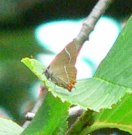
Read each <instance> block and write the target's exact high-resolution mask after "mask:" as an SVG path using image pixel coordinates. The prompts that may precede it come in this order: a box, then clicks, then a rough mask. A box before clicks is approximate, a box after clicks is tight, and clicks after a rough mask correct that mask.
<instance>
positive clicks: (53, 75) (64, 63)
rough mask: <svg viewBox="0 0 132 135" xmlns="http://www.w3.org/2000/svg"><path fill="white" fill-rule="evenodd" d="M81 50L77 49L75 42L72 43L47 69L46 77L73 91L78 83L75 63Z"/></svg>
mask: <svg viewBox="0 0 132 135" xmlns="http://www.w3.org/2000/svg"><path fill="white" fill-rule="evenodd" d="M79 50H80V49H77V47H76V41H75V40H73V41H72V42H70V43H69V44H68V45H67V46H66V47H65V48H64V49H63V50H62V51H61V52H60V53H59V54H58V55H57V56H56V57H55V59H54V60H53V61H52V62H51V64H50V65H49V66H48V67H47V69H46V71H45V75H46V77H47V78H48V79H50V80H51V81H53V82H54V83H55V84H57V85H59V86H61V87H64V88H66V89H67V90H68V91H71V89H72V88H73V86H74V85H75V83H76V74H77V70H76V67H75V63H76V58H77V56H78V52H79Z"/></svg>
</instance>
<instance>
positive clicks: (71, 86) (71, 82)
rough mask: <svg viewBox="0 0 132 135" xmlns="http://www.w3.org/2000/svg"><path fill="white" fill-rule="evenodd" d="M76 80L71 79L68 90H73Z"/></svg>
mask: <svg viewBox="0 0 132 135" xmlns="http://www.w3.org/2000/svg"><path fill="white" fill-rule="evenodd" d="M75 83H76V81H75V80H71V81H70V83H69V84H68V85H67V89H68V91H71V89H72V88H73V86H74V85H75Z"/></svg>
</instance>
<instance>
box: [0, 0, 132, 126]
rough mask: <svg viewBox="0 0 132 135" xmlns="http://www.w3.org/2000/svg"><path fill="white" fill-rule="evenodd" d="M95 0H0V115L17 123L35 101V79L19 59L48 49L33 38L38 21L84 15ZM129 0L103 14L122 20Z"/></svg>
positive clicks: (117, 4) (120, 2) (130, 11)
mask: <svg viewBox="0 0 132 135" xmlns="http://www.w3.org/2000/svg"><path fill="white" fill-rule="evenodd" d="M96 2H97V0H70V1H66V0H0V115H2V116H6V115H7V116H9V117H10V118H11V119H13V120H14V121H16V122H17V123H19V124H22V123H23V122H24V113H25V111H26V110H28V109H30V108H31V107H32V105H33V103H34V101H35V98H34V96H33V95H32V94H31V87H32V85H33V84H34V83H35V82H36V81H37V78H36V77H35V76H34V75H33V74H32V73H31V72H30V71H29V70H28V69H27V68H26V67H25V66H24V65H23V64H22V63H21V62H20V61H21V59H22V58H23V57H33V58H35V57H36V55H37V54H38V53H48V51H47V50H46V48H45V49H43V48H41V46H39V43H38V42H37V41H36V39H35V36H34V30H35V28H36V27H37V26H39V24H41V23H46V22H48V21H53V20H59V19H77V18H78V19H79V18H82V17H86V16H87V15H88V14H89V12H90V11H91V9H92V8H93V6H94V5H95V3H96ZM131 5H132V1H131V0H126V1H124V0H116V1H115V2H114V3H113V4H112V5H111V7H110V8H109V10H107V12H106V13H105V14H106V15H108V16H112V17H113V18H115V19H117V20H119V21H122V22H123V21H124V20H125V19H126V18H127V17H129V16H130V14H131V13H132V8H131Z"/></svg>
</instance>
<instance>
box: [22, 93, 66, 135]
mask: <svg viewBox="0 0 132 135" xmlns="http://www.w3.org/2000/svg"><path fill="white" fill-rule="evenodd" d="M68 109H69V104H68V103H66V102H65V103H62V102H61V101H60V99H58V98H55V97H54V96H53V95H52V94H51V93H49V92H48V93H47V94H46V96H45V99H44V102H43V104H42V105H41V107H40V109H39V110H38V112H37V113H36V116H35V117H34V119H33V120H32V122H31V124H30V125H29V126H28V127H27V128H26V129H25V130H24V132H23V133H22V135H53V134H54V135H59V134H60V135H62V134H64V133H65V130H66V129H67V121H66V120H67V118H68Z"/></svg>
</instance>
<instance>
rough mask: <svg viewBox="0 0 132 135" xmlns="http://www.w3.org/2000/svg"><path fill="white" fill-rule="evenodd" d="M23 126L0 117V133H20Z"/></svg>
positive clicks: (13, 134)
mask: <svg viewBox="0 0 132 135" xmlns="http://www.w3.org/2000/svg"><path fill="white" fill-rule="evenodd" d="M22 131H23V128H22V127H20V126H19V125H17V124H16V123H15V122H13V121H11V120H9V119H4V118H0V135H20V134H21V132H22Z"/></svg>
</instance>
